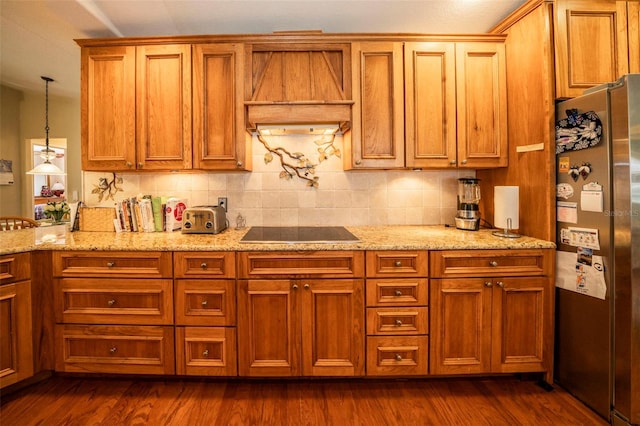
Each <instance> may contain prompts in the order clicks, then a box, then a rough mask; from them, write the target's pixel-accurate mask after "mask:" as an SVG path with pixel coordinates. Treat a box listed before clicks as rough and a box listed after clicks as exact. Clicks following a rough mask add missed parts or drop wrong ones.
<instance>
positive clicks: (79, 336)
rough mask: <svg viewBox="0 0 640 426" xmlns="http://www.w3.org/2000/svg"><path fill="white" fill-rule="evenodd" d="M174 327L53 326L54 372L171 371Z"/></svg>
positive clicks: (168, 372)
mask: <svg viewBox="0 0 640 426" xmlns="http://www.w3.org/2000/svg"><path fill="white" fill-rule="evenodd" d="M174 365H175V357H174V344H173V327H154V326H147V327H134V326H131V327H126V326H120V327H117V326H82V325H57V326H56V371H64V372H81V373H91V372H93V373H127V374H174V373H175V368H174Z"/></svg>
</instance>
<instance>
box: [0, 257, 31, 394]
mask: <svg viewBox="0 0 640 426" xmlns="http://www.w3.org/2000/svg"><path fill="white" fill-rule="evenodd" d="M31 304H32V301H31V254H30V253H18V254H11V255H5V256H0V389H2V388H4V387H6V386H9V385H12V384H14V383H17V382H19V381H21V380H24V379H27V378H29V377H31V376H32V375H33V373H34V354H33V338H32V335H33V327H32V325H33V318H32V309H31Z"/></svg>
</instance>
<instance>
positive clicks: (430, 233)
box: [0, 226, 555, 254]
mask: <svg viewBox="0 0 640 426" xmlns="http://www.w3.org/2000/svg"><path fill="white" fill-rule="evenodd" d="M346 228H347V229H348V230H349V231H351V232H352V233H353V234H354V235H355V236H356V237H358V238H359V239H360V242H357V243H347V244H317V243H314V244H309V243H300V244H271V243H269V244H247V243H241V242H240V239H241V238H242V237H243V236H244V234H245V233H246V232H247V231H248V229H249V228H246V229H243V230H235V229H227V230H226V231H224V232H222V233H220V234H217V235H194V234H190V235H185V234H182V233H180V232H155V233H131V232H122V233H115V232H64V233H63V236H62V235H61V236H62V238H59V240H58V241H57V242H56V243H40V242H37V240H39V239H40V237H39V236H37V234H36V232H40V233H42V232H43V229H42V228H41V229H40V230H39V231H38V229H35V230H34V229H24V230H18V231H10V232H0V254H11V253H20V252H26V251H33V250H113V251H120V250H140V251H152V250H158V251H277V250H305V251H307V250H455V249H464V250H466V249H531V248H555V245H554V244H553V243H551V242H549V241H544V240H538V239H535V238H530V237H522V238H516V239H511V238H500V237H496V236H493V235H492V234H491V231H490V230H480V231H476V232H473V231H461V230H457V229H455V228H447V227H444V226H347V227H346Z"/></svg>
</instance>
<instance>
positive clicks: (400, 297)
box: [367, 278, 429, 306]
mask: <svg viewBox="0 0 640 426" xmlns="http://www.w3.org/2000/svg"><path fill="white" fill-rule="evenodd" d="M428 299H429V287H428V280H427V279H426V278H387V279H367V306H417V305H422V306H424V305H427V303H428Z"/></svg>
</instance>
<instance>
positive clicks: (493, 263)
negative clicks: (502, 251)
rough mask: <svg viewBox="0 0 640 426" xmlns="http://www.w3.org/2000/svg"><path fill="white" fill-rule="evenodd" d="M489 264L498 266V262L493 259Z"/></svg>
mask: <svg viewBox="0 0 640 426" xmlns="http://www.w3.org/2000/svg"><path fill="white" fill-rule="evenodd" d="M489 266H493V267H496V266H498V262H496V261H495V260H492V261H491V262H489Z"/></svg>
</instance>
